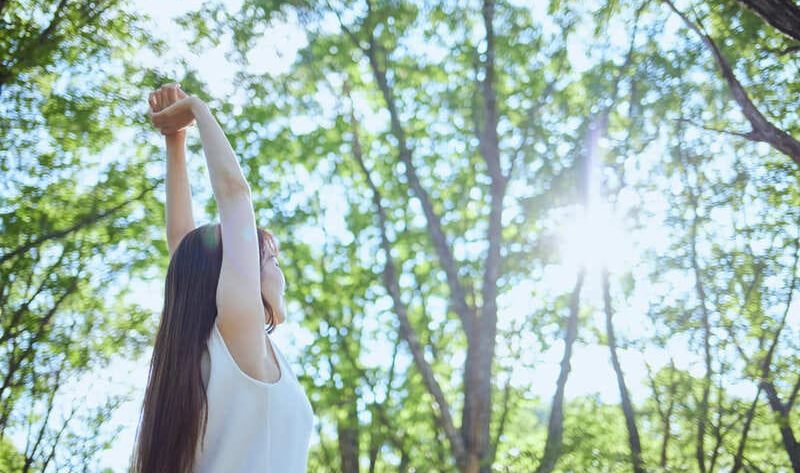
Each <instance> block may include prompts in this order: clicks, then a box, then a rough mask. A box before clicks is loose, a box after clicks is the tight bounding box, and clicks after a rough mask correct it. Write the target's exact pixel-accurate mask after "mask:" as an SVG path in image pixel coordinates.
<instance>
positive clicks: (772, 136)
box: [663, 0, 800, 164]
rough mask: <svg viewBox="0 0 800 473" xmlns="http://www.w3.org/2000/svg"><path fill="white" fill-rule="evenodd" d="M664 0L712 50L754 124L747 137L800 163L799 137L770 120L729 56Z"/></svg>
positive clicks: (747, 116)
mask: <svg viewBox="0 0 800 473" xmlns="http://www.w3.org/2000/svg"><path fill="white" fill-rule="evenodd" d="M663 1H664V2H665V3H666V4H667V5H669V7H670V8H671V9H672V11H674V12H675V13H677V14H678V16H680V18H681V19H682V20H683V22H684V23H685V24H686V26H687V27H688V28H689V29H691V30H692V31H694V32H695V33H696V34H697V35H698V36H700V38H701V39H702V40H703V43H704V44H705V45H706V47H707V48H708V50H709V51H711V54H712V55H713V56H714V61H715V62H716V63H717V66H718V67H719V69H720V72H721V73H722V77H723V79H725V82H726V83H727V84H728V88H729V89H730V91H731V94H733V98H734V100H735V101H736V103H737V104H739V108H740V110H741V111H742V114H744V116H745V118H746V119H747V121H749V122H750V126H752V127H753V130H752V131H751V132H750V133H748V134H747V135H749V137H748V139H750V140H752V141H764V142H766V143H769V144H770V145H771V146H772V147H773V148H775V149H776V150H778V151H780V152H781V153H783V154H785V155H787V156H789V157H790V158H792V160H793V161H794V162H795V163H797V164H800V141H797V140H796V139H795V138H794V137H792V136H791V135H789V134H788V133H786V132H785V131H783V130H781V129H780V128H778V127H776V126H775V125H773V124H772V122H770V121H769V120H768V119H767V118H766V117H765V116H764V115H763V114H762V113H761V112H760V111H759V110H758V108H756V106H755V105H754V104H753V101H752V100H751V99H750V97H749V96H748V95H747V91H746V90H745V89H744V87H743V86H742V84H741V83H740V82H739V80H738V79H737V78H736V75H735V74H734V72H733V68H732V67H731V65H730V63H728V60H727V59H725V57H724V56H723V55H722V51H720V49H719V48H718V47H717V45H716V43H714V40H712V39H711V37H710V36H709V35H708V34H706V33H705V32H704V31H701V30H700V27H698V26H697V25H696V24H695V23H694V22H692V21H691V20H690V19H689V18H688V17H687V16H686V15H685V14H683V13H682V12H681V11H679V10H678V9H677V8H676V7H675V5H674V4H673V3H672V1H671V0H663Z"/></svg>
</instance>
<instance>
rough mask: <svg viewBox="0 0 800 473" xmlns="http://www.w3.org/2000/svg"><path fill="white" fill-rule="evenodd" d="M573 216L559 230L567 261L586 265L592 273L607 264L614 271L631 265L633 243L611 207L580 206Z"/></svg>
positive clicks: (561, 251)
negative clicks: (587, 207) (584, 207)
mask: <svg viewBox="0 0 800 473" xmlns="http://www.w3.org/2000/svg"><path fill="white" fill-rule="evenodd" d="M569 217H570V218H568V219H565V221H563V222H562V224H561V225H560V228H559V232H558V239H559V250H560V253H561V260H562V262H563V264H565V265H566V266H567V267H570V268H575V269H576V270H577V268H579V267H580V266H582V265H585V266H586V269H587V270H588V271H590V272H593V271H599V270H600V269H601V268H602V267H604V266H605V267H607V268H608V270H609V271H611V272H617V271H623V270H625V269H627V268H628V267H629V266H630V265H631V263H632V256H633V242H632V241H631V240H630V238H629V235H628V232H626V231H625V230H624V228H625V226H624V225H623V222H622V219H621V218H620V217H619V215H617V214H615V213H614V212H613V210H612V209H611V208H609V206H600V205H595V206H591V207H590V208H589V209H587V210H584V209H583V208H577V209H576V210H575V212H573V213H572V214H571V215H570V216H569Z"/></svg>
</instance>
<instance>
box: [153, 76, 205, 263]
mask: <svg viewBox="0 0 800 473" xmlns="http://www.w3.org/2000/svg"><path fill="white" fill-rule="evenodd" d="M186 97H187V95H186V93H185V92H184V91H182V90H181V89H180V85H179V84H174V83H173V84H166V85H163V86H161V88H159V89H158V90H156V91H155V92H153V93H152V94H150V97H149V103H150V110H151V111H152V112H160V111H161V110H163V109H164V108H166V107H168V106H170V105H172V104H173V103H175V102H177V101H178V100H181V99H184V98H186ZM164 141H165V144H166V148H167V206H166V207H167V208H166V214H167V247H168V248H169V255H170V257H171V256H172V254H173V253H175V249H176V248H177V247H178V244H179V243H180V242H181V240H182V239H183V237H184V236H186V234H187V233H189V232H190V231H192V230H194V228H195V223H194V216H193V215H192V192H191V187H190V186H189V177H188V175H187V173H186V129H185V128H184V129H182V130H178V131H175V132H174V133H170V134H167V135H164Z"/></svg>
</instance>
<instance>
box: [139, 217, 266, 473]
mask: <svg viewBox="0 0 800 473" xmlns="http://www.w3.org/2000/svg"><path fill="white" fill-rule="evenodd" d="M257 233H258V249H259V259H260V261H261V265H262V266H263V264H264V263H265V261H266V259H267V257H268V256H269V253H268V252H267V249H271V250H272V252H274V253H276V254H277V252H278V247H277V244H276V242H275V239H274V237H273V236H272V234H271V233H270V232H268V231H267V230H264V229H261V228H259V229H258V230H257ZM221 268H222V236H221V230H220V225H219V224H218V223H217V224H207V225H203V226H200V227H197V228H195V229H194V230H192V231H190V232H189V233H187V234H186V236H185V237H184V238H183V239H182V240H181V242H180V244H179V245H178V248H176V250H175V253H174V254H173V255H172V258H171V260H170V262H169V267H168V269H167V278H166V283H165V290H164V309H163V311H162V312H161V324H160V326H159V327H158V332H157V333H156V338H155V344H154V346H153V357H152V359H151V361H150V375H149V379H148V382H147V389H146V391H145V395H144V401H143V403H142V417H141V423H140V424H139V427H138V429H137V436H136V446H135V448H134V452H133V459H132V467H131V468H132V469H131V471H132V472H133V473H161V472H164V473H191V472H192V471H193V468H194V461H195V450H196V448H198V447H200V446H201V445H202V442H201V440H202V438H203V436H204V435H205V428H206V422H207V421H208V410H207V398H206V389H205V386H204V385H203V378H202V373H201V367H200V363H201V360H202V356H203V352H204V351H205V350H206V349H207V347H206V341H207V340H208V337H209V336H210V335H211V330H212V329H213V328H214V326H213V324H214V321H215V319H216V318H217V301H216V295H217V284H218V282H219V274H220V270H221ZM261 300H262V302H263V303H264V308H265V309H266V312H267V323H266V327H267V332H268V333H272V331H273V330H274V329H275V313H274V310H273V308H272V306H271V305H270V304H269V303H268V302H267V300H266V299H265V298H264V296H263V294H262V296H261ZM201 418H202V422H201Z"/></svg>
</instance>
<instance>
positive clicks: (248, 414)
mask: <svg viewBox="0 0 800 473" xmlns="http://www.w3.org/2000/svg"><path fill="white" fill-rule="evenodd" d="M149 101H150V117H151V120H152V122H153V124H154V125H155V126H156V127H157V128H158V129H159V131H160V132H161V133H162V134H163V135H164V136H165V139H166V147H167V181H166V182H167V240H168V244H169V253H170V263H169V268H168V269H167V278H166V285H165V296H164V309H163V311H162V314H161V324H160V326H159V328H158V333H157V334H156V340H155V345H154V347H153V357H152V360H151V364H150V375H149V379H148V385H147V390H146V392H145V397H144V402H143V406H142V417H141V420H140V424H139V429H138V430H137V440H136V448H135V449H134V453H133V458H132V470H133V471H134V472H136V473H157V472H159V473H160V472H164V473H191V472H199V473H205V472H211V473H240V472H241V473H256V472H275V473H294V472H305V471H306V460H307V452H308V443H309V439H310V435H311V429H312V427H313V425H312V424H313V411H312V409H311V405H310V403H309V402H308V398H307V397H306V395H305V393H304V391H303V388H302V387H301V385H300V383H298V381H297V378H296V377H295V375H294V374H293V373H292V370H291V368H290V367H289V364H288V362H287V361H286V359H285V358H284V357H283V354H282V353H281V351H280V350H279V349H278V347H277V346H275V345H274V344H273V343H272V340H271V339H270V336H269V334H270V333H272V331H273V329H274V328H275V326H277V325H279V324H281V323H282V322H283V321H284V319H285V305H284V300H283V292H284V287H285V281H284V279H283V273H282V272H281V270H280V267H279V265H278V248H277V245H276V244H275V240H274V239H273V237H272V235H271V234H270V233H269V232H267V231H266V230H262V229H260V228H257V227H256V223H255V216H254V212H253V204H252V200H251V194H250V187H249V185H248V183H247V182H246V180H245V178H244V175H243V174H242V171H241V169H240V167H239V164H238V162H237V160H236V156H235V155H234V153H233V150H232V148H231V146H230V144H229V143H228V140H227V138H226V137H225V134H224V133H223V131H222V129H221V128H220V126H219V124H218V123H217V121H216V119H215V118H214V116H213V115H212V114H211V112H210V111H209V108H208V106H207V105H206V104H205V103H203V102H202V101H201V100H200V99H198V98H197V97H194V96H188V95H187V94H185V93H184V92H183V91H182V90H181V89H180V86H179V85H178V84H167V85H165V86H162V87H161V88H160V89H159V90H157V91H156V92H153V93H152V94H150V100H149ZM195 123H196V125H197V128H198V130H199V132H200V138H201V141H202V143H203V151H204V153H205V156H206V162H207V164H208V170H209V175H210V178H211V187H212V190H213V193H214V198H215V199H216V201H217V207H218V209H219V213H220V220H221V223H220V224H208V225H203V226H200V227H198V228H194V220H193V218H192V211H191V194H190V189H189V183H188V179H187V175H186V164H185V151H184V149H185V142H186V128H187V127H189V126H190V125H192V124H195ZM223 249H224V251H223ZM265 324H266V330H265Z"/></svg>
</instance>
